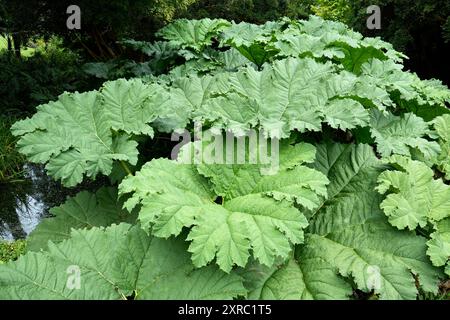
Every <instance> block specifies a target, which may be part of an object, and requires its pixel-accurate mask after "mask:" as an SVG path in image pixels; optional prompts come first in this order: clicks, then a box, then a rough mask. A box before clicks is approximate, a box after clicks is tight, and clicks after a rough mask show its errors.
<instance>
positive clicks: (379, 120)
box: [370, 110, 440, 160]
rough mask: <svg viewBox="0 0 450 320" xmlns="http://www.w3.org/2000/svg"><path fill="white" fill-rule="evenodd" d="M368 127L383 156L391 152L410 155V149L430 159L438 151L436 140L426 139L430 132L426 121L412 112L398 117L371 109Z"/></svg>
mask: <svg viewBox="0 0 450 320" xmlns="http://www.w3.org/2000/svg"><path fill="white" fill-rule="evenodd" d="M370 127H371V128H370V131H371V133H372V137H373V138H374V139H375V142H376V144H377V151H378V152H379V153H380V154H381V155H382V156H383V157H388V156H390V155H392V154H397V155H405V156H411V154H412V150H418V151H420V152H421V153H422V154H423V156H424V157H425V159H428V160H430V159H434V158H435V157H436V156H437V155H438V153H439V152H440V147H439V144H438V143H437V142H435V141H430V140H429V139H426V138H427V136H428V135H429V134H430V133H431V130H430V129H429V128H428V123H426V122H425V121H424V120H423V119H422V118H419V117H417V116H416V115H414V114H413V113H407V114H404V115H402V116H400V117H398V116H395V115H393V114H391V113H388V114H383V113H381V112H379V111H378V110H373V111H372V113H371V120H370Z"/></svg>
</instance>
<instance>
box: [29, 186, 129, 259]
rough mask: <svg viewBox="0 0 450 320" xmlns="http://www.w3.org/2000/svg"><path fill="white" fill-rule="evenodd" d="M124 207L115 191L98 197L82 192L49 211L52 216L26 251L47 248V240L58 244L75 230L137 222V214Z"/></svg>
mask: <svg viewBox="0 0 450 320" xmlns="http://www.w3.org/2000/svg"><path fill="white" fill-rule="evenodd" d="M122 207H123V201H119V200H118V198H117V189H116V188H101V189H99V190H98V191H97V192H96V193H95V194H94V193H90V192H88V191H82V192H80V193H78V194H77V195H76V196H74V197H73V198H69V199H67V201H66V202H65V203H64V204H62V205H61V206H59V207H54V208H52V209H50V213H51V214H52V215H53V217H51V218H46V219H44V220H43V221H42V222H41V223H39V225H38V226H37V228H36V229H35V230H34V231H33V232H32V233H31V234H30V235H29V236H28V239H27V250H29V251H39V250H40V249H45V248H47V243H48V241H52V242H53V243H59V242H61V241H63V240H65V239H67V238H69V237H70V233H71V230H72V229H84V228H87V229H90V228H92V227H107V226H110V225H111V224H113V223H120V222H128V223H132V222H134V221H136V214H135V213H133V214H130V213H128V211H126V210H124V209H123V208H122Z"/></svg>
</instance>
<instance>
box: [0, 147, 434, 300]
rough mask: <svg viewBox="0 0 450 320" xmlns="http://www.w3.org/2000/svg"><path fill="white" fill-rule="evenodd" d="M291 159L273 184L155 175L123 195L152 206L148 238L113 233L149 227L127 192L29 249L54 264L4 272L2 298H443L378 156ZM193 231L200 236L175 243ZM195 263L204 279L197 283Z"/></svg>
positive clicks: (303, 150)
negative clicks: (399, 222) (380, 187)
mask: <svg viewBox="0 0 450 320" xmlns="http://www.w3.org/2000/svg"><path fill="white" fill-rule="evenodd" d="M281 150H282V153H281V154H282V156H280V172H279V173H278V174H276V175H272V176H262V175H261V172H260V171H259V170H254V169H255V168H253V169H252V168H251V167H249V166H247V165H241V166H238V167H234V168H233V167H230V166H216V165H199V166H197V167H193V166H189V165H185V164H184V165H182V164H176V163H175V162H173V161H169V160H164V159H159V160H154V161H152V162H150V163H149V164H148V165H147V167H144V168H143V169H142V171H141V172H140V173H138V174H137V175H136V177H132V178H128V179H126V180H125V181H124V183H123V184H122V186H121V189H122V192H127V193H128V192H132V193H133V196H132V197H131V198H129V199H128V200H127V201H128V202H126V206H131V207H132V206H135V205H136V204H137V202H139V203H140V205H139V206H138V210H139V213H138V218H139V219H140V220H141V221H140V223H141V225H142V226H143V228H144V230H143V229H141V227H140V225H135V226H130V225H129V224H126V223H121V224H119V225H112V226H111V227H108V228H106V229H105V228H104V226H107V225H109V224H111V223H120V222H121V221H133V220H134V219H135V218H136V216H135V215H133V214H131V215H130V214H128V213H127V211H126V210H124V209H121V206H122V202H121V201H117V200H116V201H109V200H108V198H110V197H114V196H115V194H116V193H115V192H116V191H115V190H114V189H101V190H100V191H99V192H97V194H96V195H92V194H88V193H86V192H83V193H81V194H79V195H78V196H76V197H75V198H72V199H69V200H68V201H67V202H66V204H64V205H63V206H61V207H59V208H58V209H55V210H54V211H53V214H54V215H55V217H54V218H51V219H49V220H48V221H47V222H46V223H45V224H44V225H41V226H40V227H38V229H37V230H36V231H35V232H34V233H33V235H32V237H31V238H30V244H31V245H32V247H31V249H32V250H38V249H40V248H44V249H45V251H41V252H29V253H27V254H26V255H25V256H23V257H21V258H20V259H19V260H18V261H15V262H10V263H8V264H6V265H2V266H0V287H1V289H2V290H0V297H1V298H7V299H10V298H14V299H27V298H33V299H43V298H53V299H66V298H67V299H124V298H135V299H160V298H161V299H215V298H219V299H223V298H233V297H238V296H247V297H248V298H250V299H346V298H349V297H350V296H351V295H352V291H353V290H354V289H356V288H357V289H360V290H362V291H365V292H373V294H375V295H378V296H379V297H380V298H381V299H414V298H415V297H416V295H417V292H418V287H417V284H419V285H420V286H421V287H422V289H423V290H425V291H429V292H434V291H436V290H437V284H438V282H439V279H440V277H442V276H443V275H442V274H441V272H440V270H439V269H437V268H435V267H433V266H432V264H431V263H430V261H429V259H428V257H427V255H426V252H427V243H426V239H425V238H422V237H421V236H417V235H415V234H414V233H412V232H409V231H401V230H396V229H394V228H393V227H392V226H391V225H390V224H389V223H388V221H387V218H386V216H385V215H384V214H383V212H382V211H381V209H380V204H381V203H382V201H383V198H382V196H381V195H380V194H378V193H376V192H373V189H374V187H375V186H376V184H377V177H378V176H379V174H380V172H382V171H383V170H385V169H386V166H385V165H383V164H382V163H381V161H379V160H378V159H377V158H376V157H375V154H374V152H373V150H372V148H371V147H370V146H368V145H352V144H350V145H341V144H336V143H328V144H320V145H317V147H316V148H313V147H312V146H311V145H308V144H304V143H300V144H297V145H289V144H283V145H282V147H281ZM314 155H315V157H314ZM314 158H315V161H314V162H311V161H312V159H314ZM304 164H307V166H308V167H309V168H308V167H306V166H305V165H304ZM150 168H151V169H150ZM173 173H177V175H173ZM200 173H201V174H200ZM328 181H329V184H328V186H327V188H325V185H326V184H327V182H328ZM242 182H246V183H242ZM218 195H220V200H221V201H216V202H213V201H214V200H217V198H218V197H217V196H218ZM222 199H223V201H222ZM64 214H67V215H68V216H69V218H64ZM307 221H309V226H307V225H308V222H307ZM102 226H103V227H102ZM183 227H188V228H189V229H188V232H187V233H186V232H182V233H181V235H180V236H179V237H177V238H174V237H173V235H175V234H178V233H180V231H181V228H183ZM70 228H74V229H73V230H72V231H71V233H69V232H67V231H63V232H62V234H61V232H60V231H59V229H61V230H69V229H70ZM80 228H84V229H81V230H80ZM75 229H77V230H75ZM148 231H149V232H150V233H151V234H152V235H148ZM186 234H187V235H188V236H187V239H186V238H185V236H186ZM171 235H172V236H171ZM161 237H162V238H168V239H161ZM44 238H47V239H49V240H50V241H49V242H48V244H47V243H44V241H42V240H43V239H44ZM186 240H187V241H188V242H190V245H188V243H186ZM436 241H439V240H436ZM428 246H429V249H428V250H430V249H432V248H433V245H432V244H430V241H429V242H428ZM437 249H438V250H440V248H437ZM249 250H250V251H251V253H252V255H253V258H249V255H250V254H249ZM188 251H190V252H192V255H190V254H189V253H188ZM289 252H293V254H289ZM439 252H441V251H439ZM428 254H430V252H429V251H428ZM214 256H215V257H216V262H217V263H218V264H219V265H220V267H221V268H222V269H226V270H228V271H229V270H230V267H231V266H232V265H233V264H236V265H238V266H241V267H238V268H235V269H233V270H231V273H229V274H227V273H224V272H223V271H220V270H219V269H218V268H216V267H214V266H213V265H212V264H208V265H207V266H205V265H206V264H207V262H208V261H211V260H212V259H213V258H214ZM191 260H193V261H194V265H196V266H197V267H198V266H203V267H201V268H200V269H193V265H192V262H191ZM247 260H249V262H247ZM258 260H259V261H258ZM69 268H70V269H69ZM74 268H78V269H74ZM74 270H75V271H76V272H78V274H79V275H80V278H79V279H80V282H79V283H77V282H76V281H74V278H73V276H74V275H76V272H75V271H74ZM74 272H75V273H74ZM71 276H72V277H71ZM74 288H75V289H74Z"/></svg>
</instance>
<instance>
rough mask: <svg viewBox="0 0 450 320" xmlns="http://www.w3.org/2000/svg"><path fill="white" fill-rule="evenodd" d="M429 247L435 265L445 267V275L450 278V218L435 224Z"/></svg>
mask: <svg viewBox="0 0 450 320" xmlns="http://www.w3.org/2000/svg"><path fill="white" fill-rule="evenodd" d="M427 245H428V250H427V254H428V255H429V256H430V259H431V261H432V262H433V265H435V266H445V273H446V274H447V275H448V276H449V277H450V218H446V219H444V220H441V221H439V222H437V223H436V224H435V231H434V232H433V233H432V234H431V239H430V240H429V241H428V242H427Z"/></svg>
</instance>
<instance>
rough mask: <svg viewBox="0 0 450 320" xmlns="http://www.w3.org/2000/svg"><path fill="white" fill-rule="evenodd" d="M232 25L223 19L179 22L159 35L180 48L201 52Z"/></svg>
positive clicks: (161, 31)
mask: <svg viewBox="0 0 450 320" xmlns="http://www.w3.org/2000/svg"><path fill="white" fill-rule="evenodd" d="M229 24H230V23H229V22H228V21H226V20H223V19H208V18H205V19H201V20H187V19H180V20H177V21H175V22H173V23H171V24H169V25H167V26H166V27H164V28H162V29H161V30H160V31H159V32H158V35H159V36H161V37H163V38H164V39H166V40H169V41H170V43H171V44H173V45H176V46H179V47H180V48H183V49H184V48H189V49H193V50H195V51H201V50H202V49H203V48H204V47H205V46H209V45H210V44H211V39H212V38H213V37H215V36H217V35H218V34H219V32H220V31H221V30H222V29H224V28H225V27H227V26H228V25H229Z"/></svg>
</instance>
